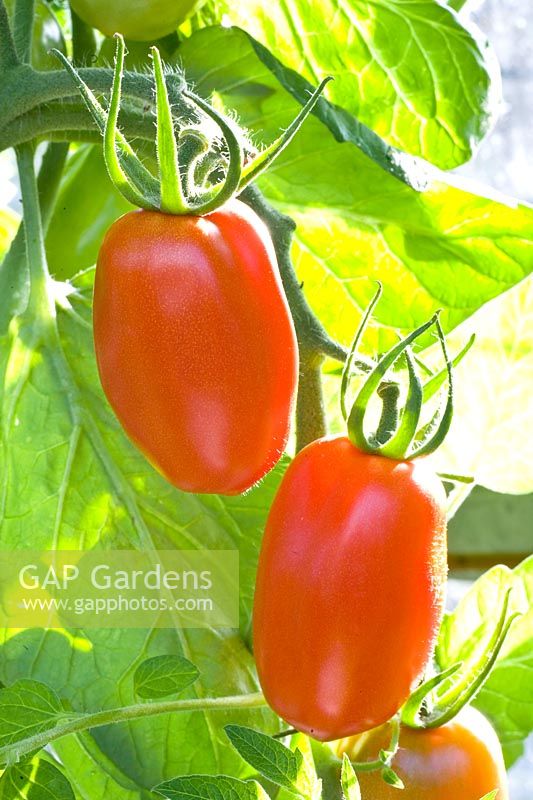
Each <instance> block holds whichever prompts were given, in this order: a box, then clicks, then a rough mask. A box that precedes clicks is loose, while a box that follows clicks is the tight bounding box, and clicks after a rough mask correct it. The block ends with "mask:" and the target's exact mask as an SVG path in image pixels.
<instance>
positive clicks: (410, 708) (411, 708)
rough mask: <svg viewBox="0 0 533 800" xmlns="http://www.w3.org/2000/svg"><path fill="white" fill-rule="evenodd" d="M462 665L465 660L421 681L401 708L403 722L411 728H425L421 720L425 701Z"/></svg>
mask: <svg viewBox="0 0 533 800" xmlns="http://www.w3.org/2000/svg"><path fill="white" fill-rule="evenodd" d="M462 666H463V662H462V661H458V662H457V664H452V666H451V667H448V669H445V670H444V671H443V672H438V673H437V674H436V675H432V677H431V678H428V679H427V680H426V681H424V682H423V683H421V684H420V686H418V688H417V689H415V691H414V692H413V693H412V694H411V695H410V697H409V699H408V700H407V701H406V702H405V704H404V706H403V708H402V710H401V719H402V724H403V725H407V726H409V727H410V728H423V727H424V725H423V724H421V722H420V720H421V710H422V708H423V707H424V705H425V703H426V702H427V701H428V700H429V698H430V697H431V695H432V693H433V692H434V691H435V689H437V688H438V687H439V686H440V685H441V684H443V683H444V682H445V681H447V680H448V679H449V678H451V677H452V676H453V675H456V674H457V672H459V670H460V669H461V668H462Z"/></svg>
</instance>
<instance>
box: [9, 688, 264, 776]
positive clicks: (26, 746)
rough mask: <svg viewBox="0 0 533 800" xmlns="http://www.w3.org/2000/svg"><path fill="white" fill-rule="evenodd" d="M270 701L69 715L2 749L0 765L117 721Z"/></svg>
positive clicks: (242, 699)
mask: <svg viewBox="0 0 533 800" xmlns="http://www.w3.org/2000/svg"><path fill="white" fill-rule="evenodd" d="M265 705H266V700H265V698H264V697H263V695H262V693H261V692H255V693H252V694H245V695H233V696H232V695H230V696H227V697H192V698H189V699H186V700H167V701H161V702H154V703H138V704H135V705H131V706H124V707H122V708H112V709H108V710H106V711H97V712H96V713H94V714H76V715H70V714H69V715H68V716H66V719H65V720H64V721H63V722H59V723H58V724H57V725H56V726H55V727H54V728H51V729H49V730H47V731H41V732H39V733H36V734H34V735H33V736H28V737H27V738H26V739H23V740H22V741H18V742H14V743H13V744H8V745H5V746H4V747H1V748H0V762H2V763H11V762H12V761H13V760H18V759H20V758H21V757H22V756H24V755H27V754H28V753H32V752H34V751H35V750H40V749H41V748H42V747H46V746H47V745H49V744H51V742H55V741H57V739H62V738H63V736H68V735H69V734H71V733H80V732H81V731H86V730H90V729H91V728H99V727H102V726H103V725H111V724H114V723H117V722H131V721H132V720H135V719H142V718H143V717H154V716H158V715H161V714H172V713H176V712H180V711H206V710H210V711H217V710H219V711H227V710H228V709H240V708H258V707H260V706H265Z"/></svg>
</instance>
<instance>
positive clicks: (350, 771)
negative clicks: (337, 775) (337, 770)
mask: <svg viewBox="0 0 533 800" xmlns="http://www.w3.org/2000/svg"><path fill="white" fill-rule="evenodd" d="M341 786H342V794H343V796H344V800H361V789H360V787H359V781H358V780H357V775H356V774H355V771H354V768H353V767H352V762H351V761H350V759H349V758H348V756H347V755H346V753H343V756H342V769H341Z"/></svg>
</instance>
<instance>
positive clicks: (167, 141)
mask: <svg viewBox="0 0 533 800" xmlns="http://www.w3.org/2000/svg"><path fill="white" fill-rule="evenodd" d="M150 52H151V54H152V63H153V68H154V81H155V94H156V104H157V163H158V166H159V182H160V196H161V211H164V212H166V213H168V214H186V213H187V212H188V211H189V209H190V206H189V204H188V203H187V201H186V199H185V197H184V195H183V189H182V184H181V175H180V168H179V163H178V146H177V143H176V136H175V133H174V122H173V119H172V111H171V108H170V103H169V100H168V93H167V86H166V83H165V77H164V75H163V65H162V64H161V56H160V55H159V50H158V49H157V47H151V48H150Z"/></svg>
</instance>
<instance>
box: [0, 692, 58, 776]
mask: <svg viewBox="0 0 533 800" xmlns="http://www.w3.org/2000/svg"><path fill="white" fill-rule="evenodd" d="M65 716H66V715H65V712H64V710H63V708H62V706H61V703H60V701H59V698H58V697H57V695H56V694H55V692H54V691H52V689H51V688H50V687H49V686H47V685H46V684H44V683H40V682H38V681H32V680H19V681H17V682H16V683H14V684H13V685H12V686H7V687H5V688H3V689H0V753H1V749H2V748H3V747H5V746H7V745H12V744H14V743H16V742H19V741H21V740H22V739H26V738H28V737H30V736H33V735H34V734H37V733H42V732H43V731H46V730H48V729H49V728H53V727H55V725H57V723H58V722H59V721H60V720H61V719H62V718H64V717H65ZM0 763H5V761H4V762H2V758H1V755H0Z"/></svg>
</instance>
